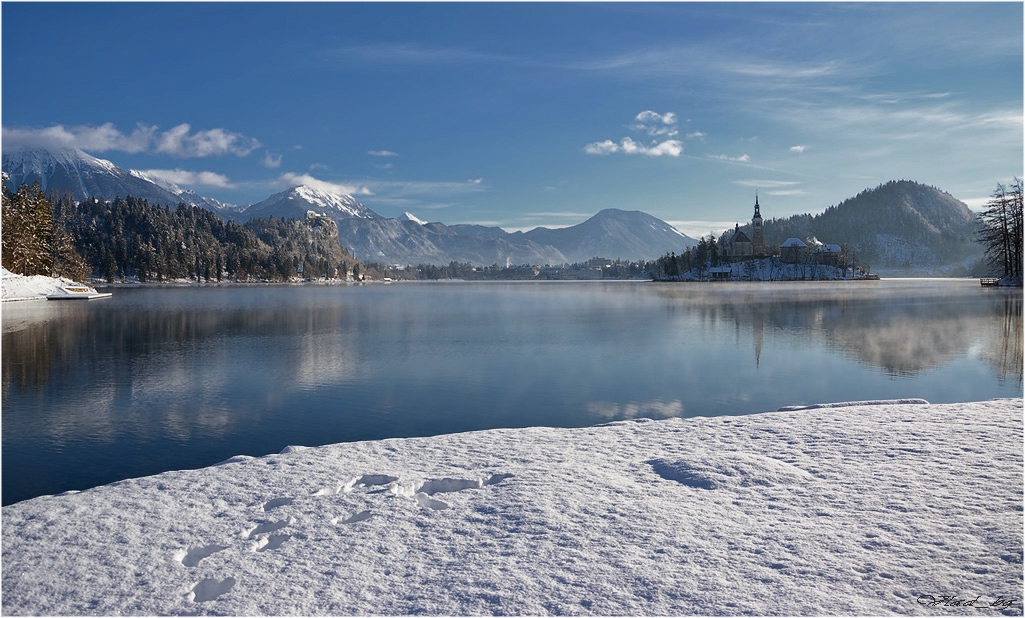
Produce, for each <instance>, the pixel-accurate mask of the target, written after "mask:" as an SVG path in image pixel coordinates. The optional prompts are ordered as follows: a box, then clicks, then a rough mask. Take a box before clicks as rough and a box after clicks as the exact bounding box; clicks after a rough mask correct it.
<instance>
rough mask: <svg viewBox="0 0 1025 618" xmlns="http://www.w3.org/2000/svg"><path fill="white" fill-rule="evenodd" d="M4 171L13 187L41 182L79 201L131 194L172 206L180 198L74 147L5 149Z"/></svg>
mask: <svg viewBox="0 0 1025 618" xmlns="http://www.w3.org/2000/svg"><path fill="white" fill-rule="evenodd" d="M3 171H5V172H7V174H8V176H9V177H10V178H9V180H8V182H7V185H8V187H10V188H11V189H12V190H15V189H17V187H18V186H20V185H22V184H24V183H28V184H33V183H37V182H38V183H39V186H40V187H42V189H43V190H44V191H46V192H51V191H57V192H63V191H66V192H68V193H70V194H71V195H72V197H73V198H74V199H75V200H77V201H81V200H84V199H86V198H88V197H103V198H106V199H109V200H112V199H114V198H115V197H118V196H120V197H127V196H129V195H131V196H134V197H137V198H142V199H145V200H147V201H149V202H151V203H155V204H166V205H173V204H177V203H178V201H179V200H178V197H177V196H176V195H175V194H174V193H172V192H171V191H169V190H168V189H166V188H165V187H163V186H161V185H158V184H156V183H154V182H153V181H152V180H150V179H147V178H141V177H139V176H137V175H135V174H132V173H131V172H129V171H128V170H124V169H121V168H120V167H118V166H116V165H114V164H113V163H111V162H110V161H107V160H104V159H98V158H96V157H94V156H91V155H88V154H86V153H84V152H82V151H81V150H78V149H74V148H68V149H64V150H26V151H20V152H13V153H8V152H4V153H3Z"/></svg>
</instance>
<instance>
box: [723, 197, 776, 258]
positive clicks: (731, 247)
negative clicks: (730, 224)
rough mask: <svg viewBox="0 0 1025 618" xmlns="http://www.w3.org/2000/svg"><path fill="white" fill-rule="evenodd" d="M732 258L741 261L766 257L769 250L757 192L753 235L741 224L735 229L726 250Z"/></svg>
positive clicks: (752, 222) (752, 223)
mask: <svg viewBox="0 0 1025 618" xmlns="http://www.w3.org/2000/svg"><path fill="white" fill-rule="evenodd" d="M726 253H727V255H729V257H730V260H732V261H739V260H744V259H749V258H758V257H765V256H767V255H769V252H768V251H767V250H766V247H765V235H764V230H763V228H762V209H761V206H760V205H759V204H758V194H757V193H756V194H755V214H754V216H753V217H751V236H750V237H748V235H747V234H745V233H744V232H743V230H741V229H740V224H739V223H738V224H737V226H736V227H735V228H734V229H733V235H732V236H730V239H729V241H728V247H727V250H726Z"/></svg>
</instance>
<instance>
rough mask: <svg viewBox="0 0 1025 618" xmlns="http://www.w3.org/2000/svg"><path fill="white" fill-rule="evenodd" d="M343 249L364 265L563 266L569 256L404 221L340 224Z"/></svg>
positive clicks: (510, 238)
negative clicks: (373, 263)
mask: <svg viewBox="0 0 1025 618" xmlns="http://www.w3.org/2000/svg"><path fill="white" fill-rule="evenodd" d="M337 223H338V236H339V240H340V242H341V243H342V245H343V246H344V247H346V248H347V249H348V250H350V251H351V252H352V253H353V255H355V257H356V258H357V259H359V260H361V261H364V262H376V263H379V264H398V265H402V266H405V265H416V264H448V263H450V262H459V263H467V262H468V263H470V264H474V265H477V266H486V265H491V264H506V263H510V264H538V265H544V264H562V263H563V262H566V261H567V260H566V256H564V255H562V253H560V252H559V250H558V249H556V248H555V247H551V246H547V245H539V244H538V243H536V242H534V241H532V240H529V239H526V238H523V237H522V236H519V237H517V236H514V235H512V234H508V233H506V232H504V231H503V232H502V236H501V237H494V238H487V237H483V236H476V235H472V234H462V233H459V232H458V231H457V230H455V229H453V227H449V226H447V225H445V224H444V223H419V222H418V221H410V220H404V219H357V218H355V217H350V218H348V219H342V220H338V221H337Z"/></svg>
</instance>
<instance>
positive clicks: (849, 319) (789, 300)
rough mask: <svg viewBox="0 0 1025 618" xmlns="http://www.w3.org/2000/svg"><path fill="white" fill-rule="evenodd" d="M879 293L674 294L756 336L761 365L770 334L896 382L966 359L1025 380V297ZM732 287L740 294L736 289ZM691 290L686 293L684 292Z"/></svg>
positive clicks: (768, 289)
mask: <svg viewBox="0 0 1025 618" xmlns="http://www.w3.org/2000/svg"><path fill="white" fill-rule="evenodd" d="M917 285H918V286H919V287H917V288H915V287H910V285H909V287H902V286H895V288H894V289H885V290H879V289H873V287H874V286H875V287H878V284H871V283H867V284H851V285H841V286H837V285H831V284H826V285H823V286H820V285H817V284H807V283H799V284H757V285H752V286H744V285H736V284H733V285H724V286H722V287H718V288H715V289H711V290H702V289H700V288H698V287H696V286H682V287H681V286H676V289H671V288H667V290H666V291H664V292H663V295H664V296H667V297H670V298H672V297H677V298H679V299H680V301H681V302H683V303H685V304H686V305H687V306H690V307H691V308H692V310H693V311H695V312H696V313H697V314H698V316H699V317H700V319H701V320H702V321H706V320H707V321H717V322H723V321H725V322H730V323H734V324H736V326H737V328H738V329H742V328H743V329H750V331H751V333H752V345H753V348H754V354H755V360H756V362H760V356H761V349H762V346H763V341H764V339H765V336H766V334H767V333H769V332H771V331H773V330H775V329H780V330H783V331H786V332H787V333H789V334H790V335H791V336H796V337H809V338H815V339H822V340H824V341H825V343H826V345H827V346H829V347H831V348H833V349H836V350H838V351H840V352H841V353H843V354H845V355H848V356H849V357H851V358H853V359H855V360H857V361H858V362H860V363H863V364H866V365H870V366H873V367H876V368H878V369H880V370H882V371H884V372H886V373H889V374H891V375H894V376H910V375H915V374H917V373H918V372H920V371H923V370H927V369H929V368H932V367H939V366H942V365H944V364H946V363H948V362H950V361H951V360H952V359H954V358H956V357H958V356H960V355H962V354H965V353H966V352H971V353H976V352H978V353H979V354H980V355H982V356H984V357H985V358H987V359H989V361H990V363H991V364H992V365H993V367H994V369H995V371H996V372H997V374H998V377H999V378H1000V379H1001V380H1003V379H1005V378H1006V377H1007V376H1012V377H1014V376H1016V377H1017V379H1018V381H1019V382H1020V381H1021V372H1022V344H1021V341H1022V297H1021V293H1020V291H990V290H985V289H980V288H979V287H978V286H977V285H976V286H956V285H954V286H952V285H951V284H950V283H949V282H944V283H942V284H937V285H935V286H932V287H930V286H928V285H926V284H921V283H919V284H917ZM730 287H732V288H733V289H729V288H730ZM681 290H684V291H685V292H681Z"/></svg>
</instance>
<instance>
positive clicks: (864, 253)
mask: <svg viewBox="0 0 1025 618" xmlns="http://www.w3.org/2000/svg"><path fill="white" fill-rule="evenodd" d="M978 229H979V227H978V223H977V221H976V217H975V214H974V213H973V212H972V211H971V210H970V209H969V208H968V207H967V206H966V205H965V204H964V203H963V202H961V201H959V200H958V199H956V198H954V197H953V196H952V195H950V194H949V193H945V192H943V191H940V190H939V189H936V188H934V187H930V186H927V185H923V184H920V183H917V182H913V181H909V180H893V181H890V182H887V183H885V184H882V185H879V186H878V187H876V188H874V189H867V190H865V191H862V192H861V193H859V194H858V195H856V196H855V197H852V198H850V199H847V200H844V201H843V202H841V203H840V204H838V205H836V206H830V207H829V208H827V209H826V211H825V212H823V213H821V214H818V215H794V216H792V217H788V218H784V219H771V220H767V221H766V222H765V240H766V242H768V243H770V244H772V245H773V246H778V245H779V243H781V242H783V241H785V240H786V239H788V238H801V239H807V238H817V239H818V240H820V241H822V242H825V243H836V244H846V245H848V246H850V247H851V248H852V249H854V251H855V253H856V255H857V258H858V261H859V262H860V263H862V264H869V265H871V267H872V269H873V270H874V271H878V272H884V273H885V272H890V273H894V274H898V273H899V274H907V275H913V274H937V275H939V274H959V273H958V272H957V271H958V270H964V271H965V272H964V274H966V275H967V274H969V273H968V272H967V271H968V269H970V268H971V267H972V266H973V265H974V264H976V263H979V262H981V261H982V259H983V254H982V252H983V250H982V246H981V245H980V244H979V243H978V242H977V240H976V234H977V231H978Z"/></svg>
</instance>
